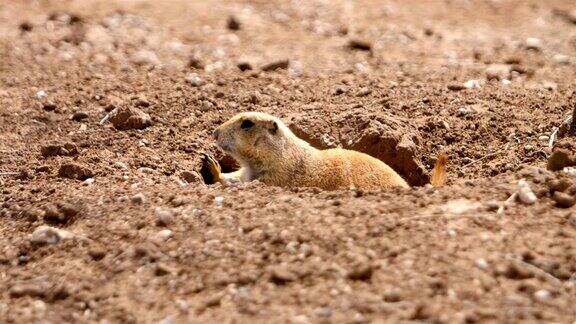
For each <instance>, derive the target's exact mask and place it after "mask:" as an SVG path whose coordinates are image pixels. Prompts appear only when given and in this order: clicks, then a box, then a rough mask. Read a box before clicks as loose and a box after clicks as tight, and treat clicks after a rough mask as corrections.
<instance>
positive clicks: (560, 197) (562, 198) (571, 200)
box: [552, 191, 576, 208]
mask: <svg viewBox="0 0 576 324" xmlns="http://www.w3.org/2000/svg"><path fill="white" fill-rule="evenodd" d="M552 199H553V200H554V201H555V202H556V206H557V207H560V208H570V207H572V206H574V204H576V197H575V196H573V195H570V194H567V193H564V192H560V191H556V192H555V193H554V194H553V195H552Z"/></svg>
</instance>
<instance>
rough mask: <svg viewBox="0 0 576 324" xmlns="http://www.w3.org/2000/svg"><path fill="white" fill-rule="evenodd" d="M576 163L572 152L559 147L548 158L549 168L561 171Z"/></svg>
mask: <svg viewBox="0 0 576 324" xmlns="http://www.w3.org/2000/svg"><path fill="white" fill-rule="evenodd" d="M574 163H575V162H574V161H573V159H572V152H570V151H568V150H566V149H561V148H558V149H555V150H554V151H553V152H552V154H551V155H550V157H549V158H548V170H551V171H561V170H562V169H564V168H565V167H568V166H572V165H573V164H574Z"/></svg>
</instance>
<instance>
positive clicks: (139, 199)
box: [130, 192, 146, 205]
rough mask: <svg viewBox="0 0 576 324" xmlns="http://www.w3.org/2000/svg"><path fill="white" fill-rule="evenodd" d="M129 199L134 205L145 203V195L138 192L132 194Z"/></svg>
mask: <svg viewBox="0 0 576 324" xmlns="http://www.w3.org/2000/svg"><path fill="white" fill-rule="evenodd" d="M130 201H132V203H133V204H135V205H142V204H144V203H146V196H144V194H143V193H141V192H139V193H137V194H135V195H134V196H132V198H131V199H130Z"/></svg>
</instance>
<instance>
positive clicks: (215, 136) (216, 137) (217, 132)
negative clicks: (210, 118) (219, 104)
mask: <svg viewBox="0 0 576 324" xmlns="http://www.w3.org/2000/svg"><path fill="white" fill-rule="evenodd" d="M213 135H214V138H215V139H218V135H220V131H219V130H218V128H216V129H215V130H214V133H213Z"/></svg>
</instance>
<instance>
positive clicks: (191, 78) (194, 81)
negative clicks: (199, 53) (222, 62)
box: [186, 73, 204, 87]
mask: <svg viewBox="0 0 576 324" xmlns="http://www.w3.org/2000/svg"><path fill="white" fill-rule="evenodd" d="M186 82H188V83H190V85H192V86H194V87H199V86H201V85H203V84H204V82H202V79H201V78H200V76H198V73H190V74H188V75H187V76H186Z"/></svg>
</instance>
